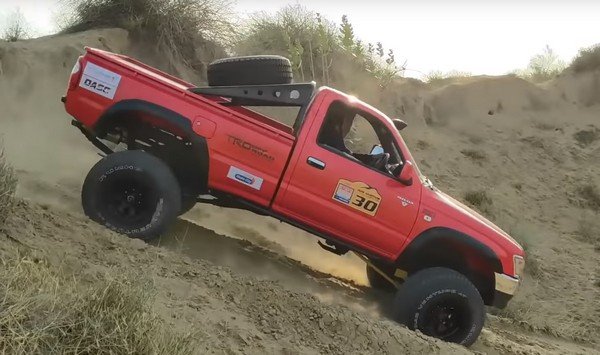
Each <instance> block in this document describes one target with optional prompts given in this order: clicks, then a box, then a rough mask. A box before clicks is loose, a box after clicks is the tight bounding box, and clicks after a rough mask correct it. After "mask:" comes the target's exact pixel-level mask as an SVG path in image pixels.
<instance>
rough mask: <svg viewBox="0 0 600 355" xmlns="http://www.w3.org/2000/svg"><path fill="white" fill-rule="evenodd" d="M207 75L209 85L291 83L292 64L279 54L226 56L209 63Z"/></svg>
mask: <svg viewBox="0 0 600 355" xmlns="http://www.w3.org/2000/svg"><path fill="white" fill-rule="evenodd" d="M207 77H208V85H209V86H236V85H273V84H289V83H291V82H292V65H291V63H290V61H289V59H287V58H284V57H281V56H277V55H261V56H247V57H232V58H224V59H218V60H215V61H214V62H212V63H210V64H209V65H208V71H207Z"/></svg>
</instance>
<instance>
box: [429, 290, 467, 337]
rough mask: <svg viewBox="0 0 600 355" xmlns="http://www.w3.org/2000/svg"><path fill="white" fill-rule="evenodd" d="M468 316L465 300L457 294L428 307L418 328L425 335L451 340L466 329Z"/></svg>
mask: <svg viewBox="0 0 600 355" xmlns="http://www.w3.org/2000/svg"><path fill="white" fill-rule="evenodd" d="M470 318H471V315H470V310H469V307H468V304H467V302H466V300H465V299H464V298H462V297H459V296H456V297H449V298H446V299H442V300H439V301H437V302H435V303H432V304H431V305H430V306H429V307H428V310H427V312H426V314H425V319H424V321H423V323H422V326H421V327H420V328H421V331H422V332H423V333H425V334H427V335H430V336H433V337H435V338H440V339H443V340H447V341H452V340H453V339H454V338H457V337H460V335H462V334H463V333H464V332H465V331H467V330H468V329H467V328H468V327H469V323H470V322H469V320H470Z"/></svg>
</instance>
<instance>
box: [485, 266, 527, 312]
mask: <svg viewBox="0 0 600 355" xmlns="http://www.w3.org/2000/svg"><path fill="white" fill-rule="evenodd" d="M494 277H495V279H496V292H495V293H494V302H493V304H492V306H494V307H496V308H504V307H506V305H507V304H508V301H510V299H511V298H512V297H513V296H514V295H515V293H516V292H517V289H518V288H519V283H520V281H521V280H520V279H518V278H515V277H512V276H508V275H505V274H499V273H497V272H496V273H494Z"/></svg>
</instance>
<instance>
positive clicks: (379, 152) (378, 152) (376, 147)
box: [369, 144, 385, 155]
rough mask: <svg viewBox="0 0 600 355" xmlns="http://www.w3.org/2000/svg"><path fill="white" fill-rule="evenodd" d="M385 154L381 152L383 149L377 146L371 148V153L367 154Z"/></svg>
mask: <svg viewBox="0 0 600 355" xmlns="http://www.w3.org/2000/svg"><path fill="white" fill-rule="evenodd" d="M383 153H385V151H384V150H383V147H382V146H380V145H379V144H375V145H374V146H373V148H371V153H369V154H370V155H379V154H383Z"/></svg>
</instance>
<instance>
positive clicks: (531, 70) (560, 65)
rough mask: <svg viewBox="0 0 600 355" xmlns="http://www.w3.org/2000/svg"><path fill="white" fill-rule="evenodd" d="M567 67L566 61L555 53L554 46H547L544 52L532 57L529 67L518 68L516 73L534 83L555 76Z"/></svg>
mask: <svg viewBox="0 0 600 355" xmlns="http://www.w3.org/2000/svg"><path fill="white" fill-rule="evenodd" d="M566 67H567V65H566V63H565V62H564V61H563V60H562V59H560V58H559V57H558V55H557V54H556V53H554V51H553V50H552V48H550V46H546V48H544V51H543V52H542V53H539V54H536V55H534V56H533V57H531V59H530V60H529V65H528V66H527V68H525V69H524V70H517V71H516V72H515V74H517V75H518V76H520V77H521V78H523V79H526V80H529V81H532V82H534V83H540V82H544V81H548V80H550V79H553V78H555V77H556V76H557V75H558V74H560V73H561V72H562V71H563V70H564V69H565V68H566Z"/></svg>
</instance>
